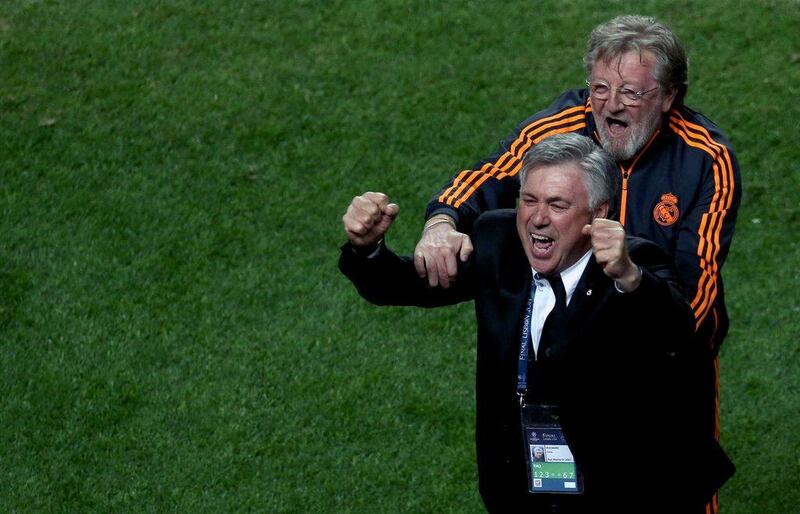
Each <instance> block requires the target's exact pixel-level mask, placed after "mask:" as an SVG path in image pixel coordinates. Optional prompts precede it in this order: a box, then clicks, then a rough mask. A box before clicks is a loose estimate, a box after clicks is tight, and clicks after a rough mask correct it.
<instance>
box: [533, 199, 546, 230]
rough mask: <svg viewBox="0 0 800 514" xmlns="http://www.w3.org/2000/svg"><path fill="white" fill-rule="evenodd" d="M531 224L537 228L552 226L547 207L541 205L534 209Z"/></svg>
mask: <svg viewBox="0 0 800 514" xmlns="http://www.w3.org/2000/svg"><path fill="white" fill-rule="evenodd" d="M531 222H532V223H533V225H534V226H535V227H537V228H538V227H545V226H547V225H549V224H550V217H549V216H548V215H547V206H546V205H543V204H541V203H540V204H539V205H537V206H536V207H534V210H533V213H532V215H531Z"/></svg>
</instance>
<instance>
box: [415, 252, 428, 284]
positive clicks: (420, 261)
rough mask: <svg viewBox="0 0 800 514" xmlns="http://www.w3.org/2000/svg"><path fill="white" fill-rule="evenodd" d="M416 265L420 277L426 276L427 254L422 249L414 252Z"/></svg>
mask: <svg viewBox="0 0 800 514" xmlns="http://www.w3.org/2000/svg"><path fill="white" fill-rule="evenodd" d="M414 267H415V268H416V269H417V275H419V278H425V274H426V269H425V255H424V254H423V253H422V251H421V250H417V251H415V252H414Z"/></svg>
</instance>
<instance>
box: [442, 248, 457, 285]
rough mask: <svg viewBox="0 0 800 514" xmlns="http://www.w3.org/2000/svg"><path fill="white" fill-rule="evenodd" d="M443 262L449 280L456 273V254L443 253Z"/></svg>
mask: <svg viewBox="0 0 800 514" xmlns="http://www.w3.org/2000/svg"><path fill="white" fill-rule="evenodd" d="M444 263H445V269H446V270H447V280H448V282H449V281H451V280H453V279H455V278H456V275H458V260H457V259H456V254H455V253H454V252H453V253H448V254H447V255H445V256H444Z"/></svg>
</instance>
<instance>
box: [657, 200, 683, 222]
mask: <svg viewBox="0 0 800 514" xmlns="http://www.w3.org/2000/svg"><path fill="white" fill-rule="evenodd" d="M680 215H681V211H680V210H679V209H678V197H677V196H675V195H674V194H672V193H665V194H663V195H661V201H660V202H658V203H657V204H656V206H655V208H654V209H653V218H655V220H656V222H657V223H658V224H659V225H663V226H665V227H668V226H670V225H672V224H673V223H675V222H676V221H678V217H679V216H680Z"/></svg>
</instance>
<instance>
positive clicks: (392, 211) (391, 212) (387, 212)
mask: <svg viewBox="0 0 800 514" xmlns="http://www.w3.org/2000/svg"><path fill="white" fill-rule="evenodd" d="M382 212H383V215H384V216H389V217H390V218H392V219H394V218H396V217H397V213H399V212H400V206H399V205H397V204H396V203H390V204H389V205H387V206H386V207H384V208H383V211H382Z"/></svg>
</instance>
